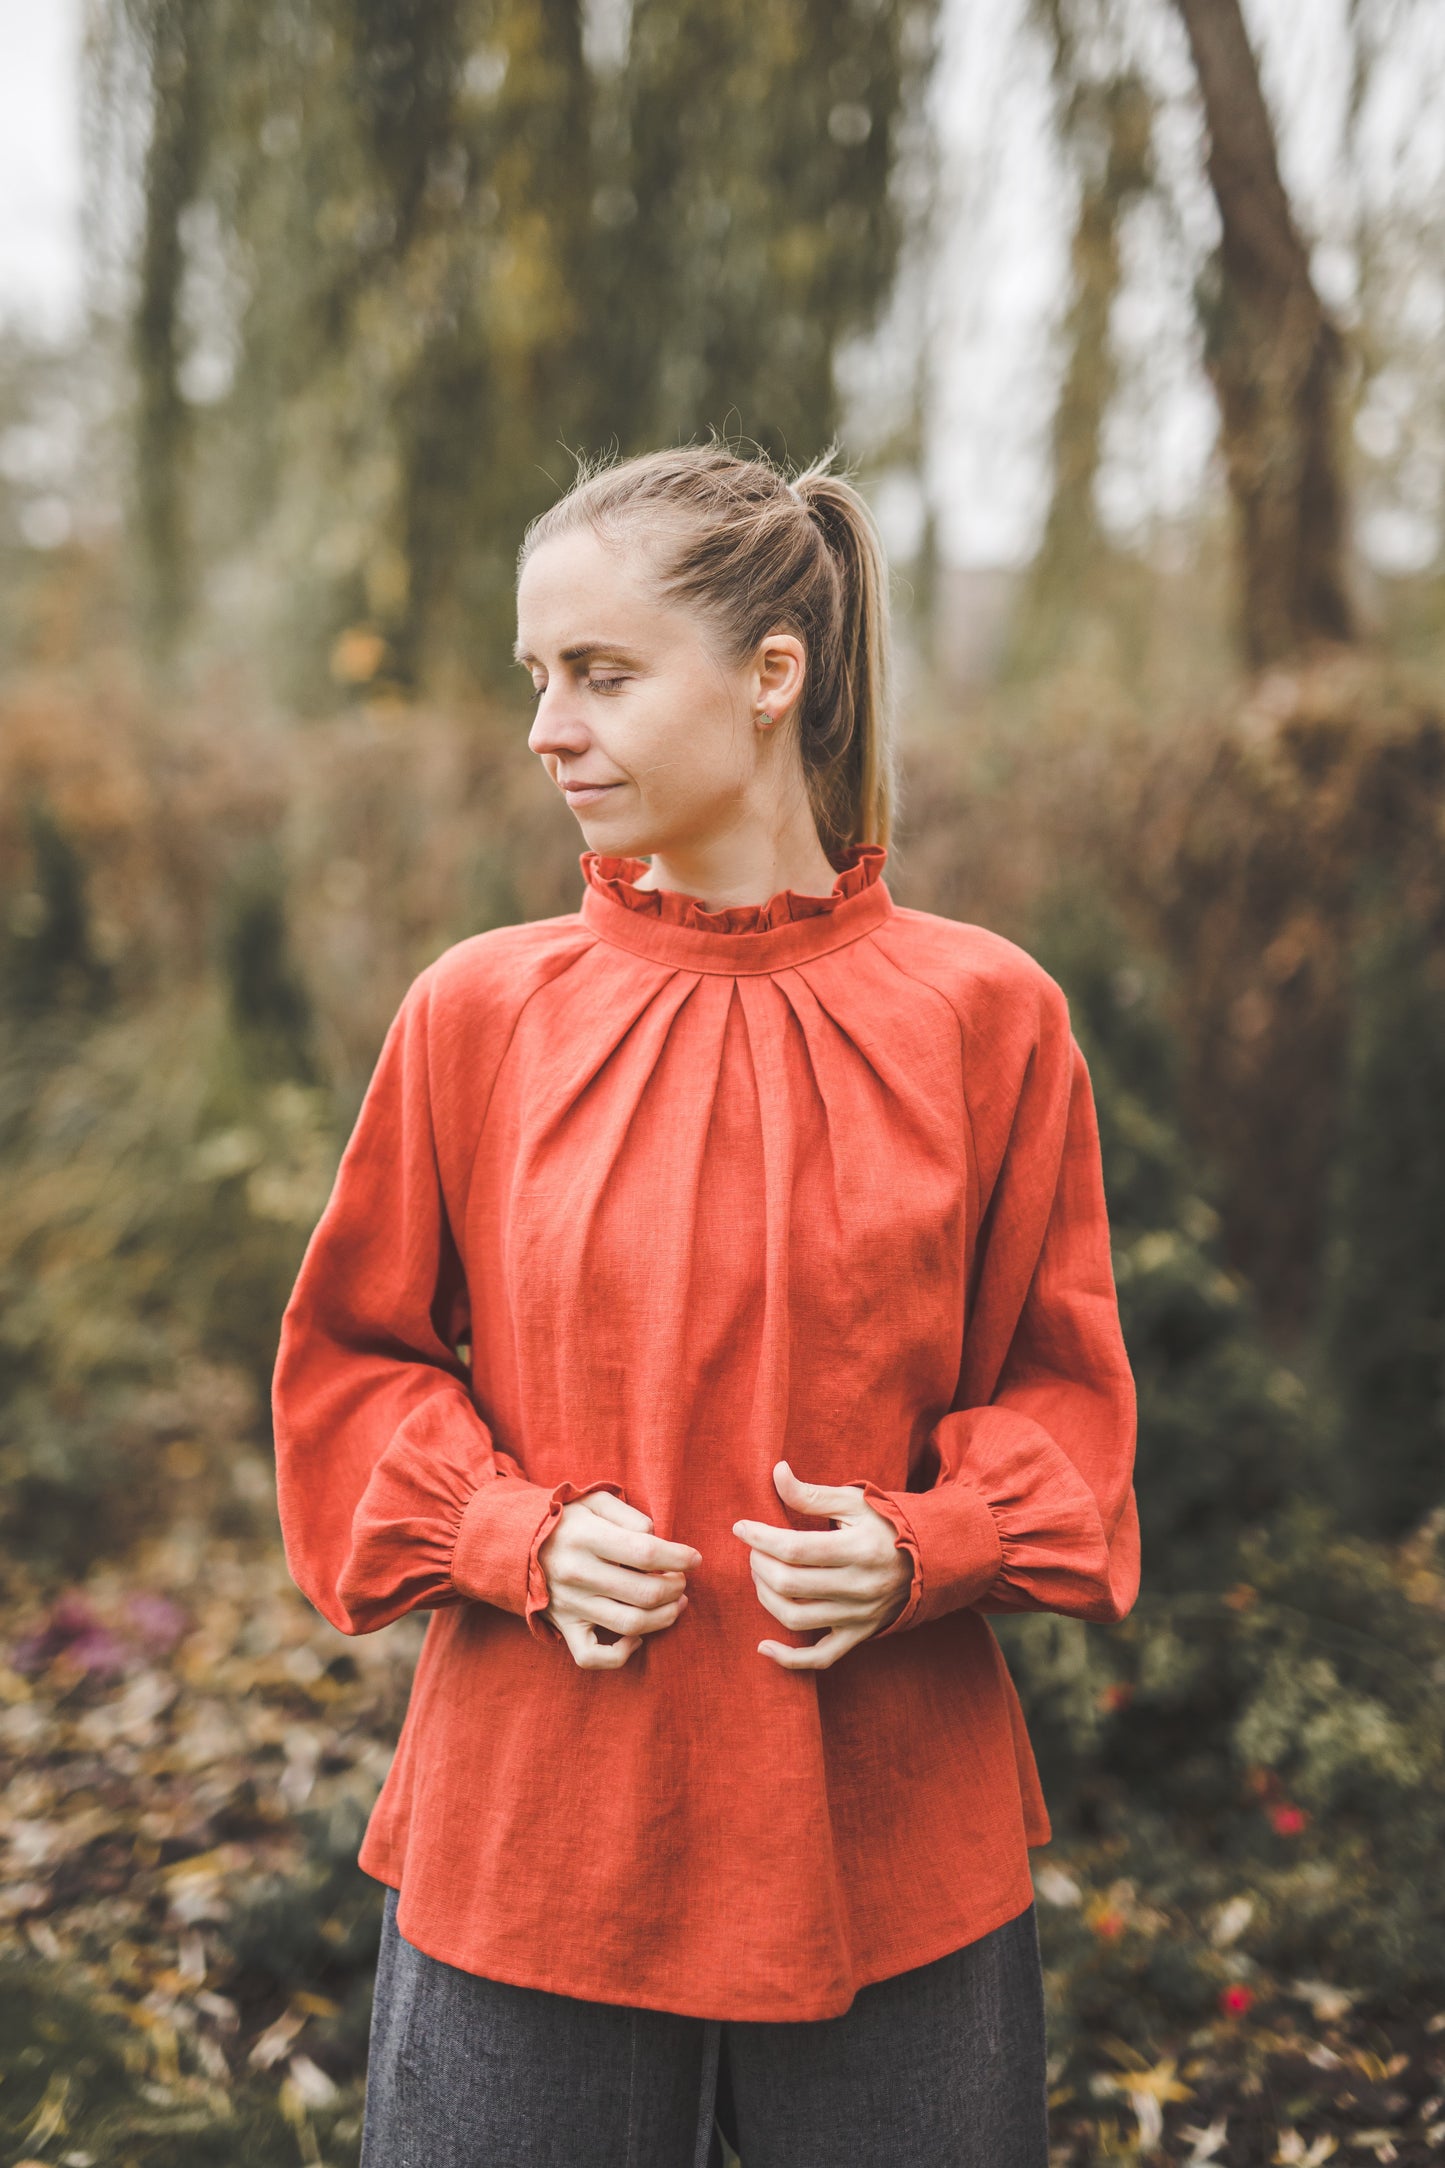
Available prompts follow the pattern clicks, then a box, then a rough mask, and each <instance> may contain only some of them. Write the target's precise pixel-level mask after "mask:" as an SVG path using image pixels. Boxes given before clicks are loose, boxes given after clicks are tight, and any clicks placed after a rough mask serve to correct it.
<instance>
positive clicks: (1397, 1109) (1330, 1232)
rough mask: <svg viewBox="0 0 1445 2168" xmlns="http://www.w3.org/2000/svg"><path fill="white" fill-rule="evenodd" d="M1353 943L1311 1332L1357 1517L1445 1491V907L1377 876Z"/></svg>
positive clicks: (1398, 1523)
mask: <svg viewBox="0 0 1445 2168" xmlns="http://www.w3.org/2000/svg"><path fill="white" fill-rule="evenodd" d="M1381 887H1382V889H1383V894H1382V896H1381V900H1380V903H1379V904H1377V907H1376V911H1375V913H1374V915H1373V918H1372V920H1371V921H1370V922H1367V924H1366V925H1365V927H1364V928H1363V929H1362V931H1361V933H1360V935H1359V937H1358V938H1357V940H1356V942H1355V943H1354V946H1353V952H1352V957H1351V966H1352V968H1351V978H1350V1003H1351V1017H1352V1031H1351V1037H1350V1057H1349V1064H1348V1070H1347V1079H1346V1086H1345V1091H1344V1094H1343V1102H1344V1103H1343V1108H1342V1117H1341V1134H1340V1140H1339V1150H1338V1155H1337V1158H1336V1161H1335V1165H1334V1168H1333V1170H1332V1182H1331V1203H1330V1213H1329V1218H1328V1221H1327V1227H1326V1252H1325V1256H1326V1282H1325V1296H1324V1301H1323V1304H1322V1314H1321V1323H1320V1335H1321V1341H1322V1345H1323V1347H1324V1348H1325V1350H1326V1351H1327V1354H1328V1358H1329V1362H1330V1368H1331V1373H1332V1376H1333V1378H1334V1380H1335V1381H1336V1383H1337V1386H1338V1391H1339V1405H1338V1417H1337V1434H1338V1441H1339V1442H1338V1453H1339V1463H1340V1474H1341V1481H1342V1483H1343V1485H1344V1489H1345V1494H1346V1496H1347V1498H1348V1500H1349V1506H1350V1511H1351V1515H1352V1517H1353V1520H1354V1523H1355V1525H1356V1526H1357V1527H1365V1528H1371V1529H1374V1530H1376V1531H1377V1532H1379V1533H1381V1534H1383V1535H1387V1536H1398V1535H1402V1534H1404V1532H1405V1531H1406V1530H1407V1529H1408V1528H1409V1527H1411V1526H1412V1525H1413V1524H1414V1522H1415V1521H1416V1520H1417V1519H1418V1518H1419V1517H1420V1515H1421V1514H1422V1513H1424V1512H1426V1511H1427V1510H1429V1509H1430V1508H1431V1507H1433V1506H1435V1505H1437V1504H1438V1503H1440V1502H1441V1500H1442V1499H1445V1240H1442V1236H1441V1230H1442V1228H1445V915H1442V923H1441V925H1440V926H1439V927H1438V928H1437V929H1436V930H1435V931H1434V933H1433V936H1432V931H1431V928H1430V926H1429V924H1428V922H1427V919H1426V916H1425V911H1424V908H1423V906H1422V904H1421V903H1420V902H1419V901H1418V900H1416V899H1412V898H1410V897H1408V896H1407V897H1406V898H1405V899H1403V900H1401V899H1397V898H1395V897H1394V896H1392V895H1391V894H1390V892H1389V890H1388V889H1384V888H1383V884H1381Z"/></svg>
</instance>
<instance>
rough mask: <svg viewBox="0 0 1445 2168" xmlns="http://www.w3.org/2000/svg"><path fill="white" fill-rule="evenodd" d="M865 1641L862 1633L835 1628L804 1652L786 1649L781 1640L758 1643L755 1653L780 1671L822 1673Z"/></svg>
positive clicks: (839, 1627) (844, 1627)
mask: <svg viewBox="0 0 1445 2168" xmlns="http://www.w3.org/2000/svg"><path fill="white" fill-rule="evenodd" d="M867 1638H868V1636H867V1634H866V1633H859V1632H858V1631H857V1629H856V1628H853V1627H848V1626H838V1627H835V1628H834V1630H833V1632H832V1633H830V1634H825V1635H824V1636H823V1639H822V1640H821V1641H815V1642H813V1643H812V1645H811V1646H810V1647H808V1648H805V1649H794V1648H790V1647H789V1646H788V1644H787V1643H786V1642H785V1641H760V1642H759V1643H758V1651H759V1654H760V1655H763V1656H771V1658H772V1660H773V1662H774V1663H775V1664H779V1665H781V1667H782V1669H783V1670H784V1671H826V1670H827V1669H828V1668H829V1666H830V1665H832V1664H836V1663H837V1661H838V1658H839V1657H840V1656H846V1655H847V1653H848V1651H849V1649H855V1648H857V1646H858V1644H859V1642H860V1641H866V1640H867Z"/></svg>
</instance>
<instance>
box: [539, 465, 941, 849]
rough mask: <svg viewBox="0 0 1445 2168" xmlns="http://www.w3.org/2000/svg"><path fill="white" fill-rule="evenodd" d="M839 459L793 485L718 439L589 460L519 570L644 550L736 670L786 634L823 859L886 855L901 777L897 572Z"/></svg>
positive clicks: (549, 513) (797, 477) (664, 585)
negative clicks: (873, 851) (579, 532)
mask: <svg viewBox="0 0 1445 2168" xmlns="http://www.w3.org/2000/svg"><path fill="white" fill-rule="evenodd" d="M836 452H837V445H836V443H835V444H833V445H831V446H830V447H829V449H828V450H827V451H826V452H824V453H823V454H822V455H821V457H820V458H818V459H816V460H815V461H814V462H813V464H812V465H811V466H810V467H807V468H805V469H804V470H803V471H802V472H800V473H797V474H794V475H793V476H792V477H791V478H790V477H789V476H788V475H787V474H786V473H785V472H784V471H783V470H782V468H780V467H778V466H775V465H774V463H773V462H772V461H771V460H770V459H769V458H768V457H767V456H766V454H760V455H759V456H758V457H756V458H753V457H743V456H742V455H740V454H739V453H737V452H734V451H732V450H731V449H729V448H728V446H726V445H725V444H722V443H720V442H719V441H717V439H716V438H715V437H714V439H713V441H712V442H710V443H708V444H688V445H678V446H675V447H673V448H671V449H668V450H666V451H659V452H644V453H642V454H640V455H639V456H638V457H636V458H633V459H626V460H617V459H615V458H608V457H606V456H603V457H601V458H598V459H596V460H593V461H591V462H590V463H589V462H588V461H586V460H584V459H579V462H578V473H577V477H576V479H575V481H574V482H573V484H572V486H571V488H570V489H568V490H567V492H566V494H565V495H564V496H562V497H559V498H558V500H557V502H556V503H555V504H553V505H550V506H549V507H548V509H547V510H546V511H545V512H541V513H539V514H538V516H537V517H536V518H535V519H534V520H532V521H531V523H530V524H529V526H528V527H527V530H526V532H525V534H524V536H523V538H522V546H521V549H520V551H519V552H518V556H517V571H518V574H519V575H520V573H521V570H522V567H523V566H524V565H525V563H526V561H527V559H528V557H529V556H530V554H531V552H532V551H533V550H534V549H536V548H537V547H538V546H539V544H541V543H543V542H546V541H549V540H550V539H551V538H552V537H553V536H555V535H559V534H564V533H567V532H568V531H570V530H572V529H574V528H577V527H581V526H584V525H585V526H587V527H589V528H591V530H592V531H593V533H595V534H596V536H597V537H598V539H599V541H602V542H603V543H604V544H616V543H618V542H619V541H621V540H622V538H623V536H624V534H625V536H626V539H627V541H628V543H629V544H630V545H632V546H634V547H635V546H636V544H637V543H638V541H639V540H640V541H641V542H642V544H643V546H644V547H645V549H646V550H647V554H648V559H649V561H650V563H651V564H652V566H653V567H654V569H655V571H656V574H657V579H658V584H659V586H660V587H661V589H662V592H663V594H664V595H665V596H666V597H667V598H668V599H669V600H678V601H682V602H685V603H689V604H691V605H692V606H693V607H694V608H695V609H697V610H698V612H699V613H700V614H701V616H702V617H703V618H704V620H705V621H706V622H707V623H708V624H709V625H710V627H711V628H712V630H713V633H714V636H715V637H716V639H717V641H718V644H719V646H720V647H721V649H722V650H723V652H724V654H725V656H726V658H727V660H728V661H730V662H731V663H733V664H734V665H739V666H740V665H741V664H742V663H744V662H745V661H746V660H747V659H748V657H749V656H750V655H751V654H752V653H753V651H754V649H755V648H756V647H757V646H758V644H759V642H760V641H761V640H762V639H763V637H764V635H765V634H766V633H768V632H770V631H772V630H773V629H774V628H776V627H782V628H783V629H785V630H787V631H790V632H792V633H794V634H796V636H797V637H798V638H799V639H800V640H801V641H802V643H803V646H804V647H805V649H806V650H807V656H808V663H807V674H806V677H805V679H804V684H803V691H802V695H801V697H800V699H799V701H798V704H797V708H796V711H795V712H796V729H797V733H798V749H799V752H800V754H801V755H802V762H803V773H804V776H805V778H806V781H807V788H808V798H809V803H810V805H811V807H812V811H813V817H814V820H815V822H816V824H817V829H818V837H819V841H820V842H821V844H822V846H823V849H824V851H825V852H826V854H827V856H828V857H829V859H830V860H832V861H834V862H835V863H836V862H837V861H839V860H840V859H842V858H844V857H845V856H846V854H847V853H848V852H849V851H850V850H851V849H852V847H853V846H854V845H855V844H859V843H882V844H885V845H886V844H887V843H888V842H889V840H890V836H891V832H892V825H893V816H894V812H895V809H896V806H897V800H898V775H897V767H896V756H895V751H894V738H893V719H892V714H891V708H890V679H891V656H890V651H889V605H888V566H887V559H886V557H885V555H884V550H883V543H882V539H881V537H880V535H879V533H878V529H877V526H876V524H875V523H874V519H873V515H872V513H871V512H870V510H869V509H868V506H867V504H866V503H865V501H864V499H863V497H862V496H861V495H860V493H859V492H858V490H856V489H855V488H854V487H853V485H852V483H851V482H849V481H847V480H845V479H844V478H843V477H842V476H841V475H836V474H832V473H830V472H829V471H828V470H829V469H830V468H831V466H832V464H833V460H834V457H835V455H836Z"/></svg>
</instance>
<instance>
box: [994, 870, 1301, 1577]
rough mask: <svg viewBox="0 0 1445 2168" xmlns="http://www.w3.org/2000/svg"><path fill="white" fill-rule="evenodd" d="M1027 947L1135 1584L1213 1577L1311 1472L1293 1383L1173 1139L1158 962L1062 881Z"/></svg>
mask: <svg viewBox="0 0 1445 2168" xmlns="http://www.w3.org/2000/svg"><path fill="white" fill-rule="evenodd" d="M1032 946H1033V950H1034V953H1035V954H1036V955H1037V956H1038V957H1039V959H1040V961H1041V962H1043V963H1044V964H1045V965H1046V966H1047V967H1048V968H1050V969H1052V971H1053V972H1054V975H1055V976H1056V977H1057V978H1058V979H1059V981H1060V984H1061V985H1062V986H1063V987H1064V989H1065V992H1066V993H1067V994H1068V996H1069V1006H1070V1015H1071V1017H1072V1020H1073V1026H1074V1032H1075V1036H1076V1037H1077V1039H1078V1040H1079V1043H1080V1045H1081V1046H1082V1048H1083V1051H1084V1055H1085V1058H1086V1060H1087V1061H1088V1063H1089V1072H1090V1077H1091V1079H1092V1082H1093V1087H1094V1100H1095V1107H1096V1110H1097V1113H1098V1120H1099V1136H1100V1145H1101V1149H1102V1152H1103V1160H1104V1184H1105V1193H1106V1196H1107V1199H1108V1204H1109V1216H1110V1224H1111V1227H1112V1230H1113V1234H1114V1245H1115V1246H1114V1276H1115V1282H1116V1286H1117V1289H1118V1295H1119V1308H1120V1315H1121V1318H1122V1320H1123V1325H1124V1337H1125V1341H1126V1344H1127V1346H1128V1349H1129V1357H1130V1362H1131V1364H1132V1367H1133V1370H1134V1376H1135V1382H1136V1385H1137V1389H1138V1399H1139V1442H1138V1461H1137V1477H1136V1481H1137V1488H1138V1495H1139V1506H1140V1523H1141V1529H1142V1538H1143V1540H1142V1551H1143V1559H1144V1586H1145V1587H1146V1588H1166V1587H1177V1586H1180V1585H1183V1586H1186V1587H1191V1588H1207V1587H1219V1586H1222V1585H1224V1584H1225V1583H1226V1582H1227V1581H1228V1580H1229V1579H1231V1578H1232V1577H1233V1575H1234V1573H1235V1570H1236V1563H1235V1558H1234V1547H1235V1543H1236V1540H1237V1538H1238V1535H1239V1533H1240V1531H1241V1530H1242V1529H1245V1528H1248V1527H1251V1526H1255V1525H1258V1524H1259V1523H1261V1522H1262V1521H1263V1520H1265V1519H1266V1518H1267V1517H1268V1516H1269V1515H1270V1514H1271V1513H1273V1512H1275V1511H1277V1510H1278V1509H1279V1507H1280V1506H1281V1505H1282V1504H1283V1503H1284V1501H1285V1500H1286V1499H1288V1498H1289V1497H1290V1496H1291V1495H1293V1494H1294V1492H1295V1491H1296V1490H1297V1489H1298V1488H1299V1487H1301V1485H1303V1484H1304V1483H1306V1481H1308V1482H1310V1483H1318V1482H1319V1481H1321V1480H1323V1477H1322V1475H1321V1473H1320V1471H1321V1469H1322V1468H1323V1466H1324V1461H1323V1456H1322V1455H1320V1454H1318V1453H1317V1452H1315V1451H1314V1449H1313V1447H1312V1445H1311V1446H1307V1431H1306V1424H1305V1394H1306V1389H1305V1386H1304V1383H1303V1381H1302V1380H1301V1379H1300V1378H1298V1377H1297V1376H1296V1375H1295V1374H1294V1372H1293V1371H1291V1370H1290V1369H1289V1368H1287V1367H1286V1366H1285V1365H1284V1364H1282V1363H1281V1362H1279V1360H1278V1359H1277V1358H1276V1357H1275V1355H1274V1354H1273V1353H1272V1351H1271V1350H1270V1348H1269V1346H1268V1344H1267V1342H1266V1340H1265V1337H1264V1334H1263V1330H1262V1327H1261V1324H1260V1321H1259V1318H1258V1316H1257V1313H1256V1309H1255V1305H1254V1303H1253V1301H1252V1299H1251V1294H1250V1290H1249V1289H1248V1287H1247V1286H1246V1285H1245V1283H1244V1281H1243V1280H1242V1279H1241V1278H1240V1277H1239V1275H1238V1274H1237V1273H1235V1272H1232V1271H1230V1270H1229V1268H1228V1266H1227V1265H1226V1263H1225V1261H1224V1258H1223V1255H1222V1249H1221V1239H1220V1217H1219V1213H1218V1211H1217V1209H1216V1206H1215V1204H1214V1203H1213V1201H1212V1194H1211V1193H1212V1189H1213V1184H1212V1182H1211V1181H1210V1179H1209V1175H1208V1172H1207V1170H1205V1169H1202V1168H1200V1167H1199V1166H1198V1165H1197V1164H1196V1163H1195V1162H1194V1160H1193V1157H1192V1155H1191V1154H1190V1153H1189V1151H1188V1150H1187V1148H1186V1146H1185V1144H1184V1141H1183V1135H1182V1129H1181V1123H1180V1113H1179V1104H1178V1053H1177V1040H1176V1038H1175V1037H1174V1035H1173V1033H1172V1032H1171V1028H1170V1023H1169V1016H1168V1000H1169V995H1170V988H1169V986H1168V984H1167V981H1166V979H1165V976H1164V974H1163V973H1162V971H1161V968H1160V967H1159V965H1158V964H1157V963H1155V962H1153V961H1151V960H1150V959H1149V958H1148V957H1147V956H1146V955H1144V954H1143V953H1142V952H1141V951H1140V950H1139V948H1138V945H1137V944H1136V943H1135V942H1133V941H1132V940H1131V939H1130V937H1129V935H1128V933H1127V931H1126V929H1125V926H1124V924H1123V922H1122V921H1121V920H1120V918H1119V917H1118V916H1117V915H1116V914H1115V913H1114V912H1113V911H1112V910H1111V908H1110V907H1109V906H1108V905H1107V904H1106V903H1105V902H1103V901H1102V900H1101V899H1100V898H1098V897H1097V896H1094V895H1087V894H1083V893H1079V892H1077V891H1076V890H1075V889H1074V888H1073V887H1072V886H1070V885H1067V884H1063V885H1060V886H1059V887H1057V888H1056V889H1055V890H1054V892H1053V893H1052V894H1051V895H1050V896H1048V897H1046V898H1045V899H1043V900H1041V903H1040V905H1039V909H1038V915H1037V920H1036V925H1035V930H1034V934H1033V937H1032Z"/></svg>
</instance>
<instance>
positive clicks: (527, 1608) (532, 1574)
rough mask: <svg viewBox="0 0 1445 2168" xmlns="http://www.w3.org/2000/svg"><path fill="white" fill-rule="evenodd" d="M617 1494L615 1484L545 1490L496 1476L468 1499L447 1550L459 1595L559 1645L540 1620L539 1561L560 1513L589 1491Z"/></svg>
mask: <svg viewBox="0 0 1445 2168" xmlns="http://www.w3.org/2000/svg"><path fill="white" fill-rule="evenodd" d="M599 1490H606V1491H611V1492H612V1494H613V1496H614V1497H618V1498H620V1497H621V1495H622V1493H621V1491H620V1489H619V1488H618V1486H617V1484H615V1483H589V1484H586V1485H585V1486H582V1487H579V1486H578V1485H577V1484H575V1483H558V1484H557V1485H556V1486H555V1487H554V1488H553V1489H551V1490H548V1489H547V1488H546V1487H545V1485H543V1484H541V1483H529V1482H527V1481H526V1480H525V1479H520V1480H519V1479H517V1478H513V1477H496V1478H493V1479H492V1480H490V1481H488V1482H484V1483H482V1484H480V1485H478V1487H477V1489H476V1490H474V1491H473V1493H472V1495H471V1497H470V1498H469V1499H468V1500H467V1503H466V1506H465V1508H464V1510H463V1513H462V1517H461V1520H460V1522H459V1524H458V1527H457V1536H456V1542H455V1544H454V1546H453V1549H452V1557H451V1569H450V1571H451V1579H452V1581H453V1583H454V1585H455V1586H456V1588H457V1589H458V1590H459V1591H460V1593H461V1594H462V1595H463V1596H468V1597H471V1598H472V1599H473V1600H474V1601H475V1602H478V1603H491V1604H495V1605H497V1607H498V1608H499V1609H500V1610H503V1611H511V1612H513V1613H514V1614H515V1615H516V1616H517V1617H519V1618H523V1619H525V1620H526V1622H527V1627H528V1630H529V1631H530V1632H531V1633H532V1634H533V1636H534V1637H535V1638H536V1639H537V1640H538V1641H560V1640H561V1638H562V1637H561V1635H560V1634H559V1633H558V1632H557V1629H556V1627H555V1626H553V1624H552V1622H551V1620H550V1619H547V1618H544V1617H543V1615H542V1614H543V1613H544V1612H545V1610H546V1608H547V1605H548V1604H549V1603H550V1602H551V1595H550V1593H549V1591H548V1588H547V1576H546V1574H545V1573H544V1572H543V1570H542V1562H541V1558H540V1556H539V1553H540V1552H541V1549H542V1546H543V1544H544V1543H545V1542H546V1541H547V1538H548V1537H549V1536H550V1535H551V1533H552V1531H553V1529H554V1528H555V1527H556V1525H557V1522H558V1520H559V1519H560V1518H561V1514H562V1508H563V1506H565V1505H570V1504H571V1502H572V1500H573V1499H574V1498H585V1497H586V1496H587V1495H588V1493H589V1492H591V1491H599Z"/></svg>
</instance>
